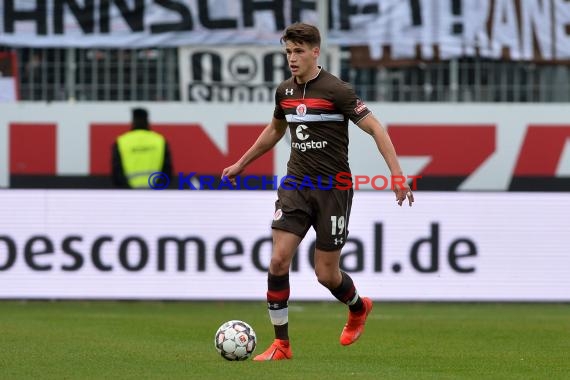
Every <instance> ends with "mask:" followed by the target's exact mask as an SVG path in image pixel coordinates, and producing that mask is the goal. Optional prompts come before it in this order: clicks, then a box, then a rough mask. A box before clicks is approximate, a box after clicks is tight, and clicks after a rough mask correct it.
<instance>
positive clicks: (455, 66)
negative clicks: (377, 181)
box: [0, 46, 570, 102]
mask: <svg viewBox="0 0 570 380" xmlns="http://www.w3.org/2000/svg"><path fill="white" fill-rule="evenodd" d="M0 51H13V52H15V53H16V55H17V60H18V63H19V64H18V73H19V81H20V82H19V88H20V97H21V99H22V100H27V101H61V100H71V99H73V100H76V101H117V100H118V101H130V100H132V101H180V99H181V96H180V84H179V77H178V74H179V73H178V51H177V49H176V48H160V49H36V48H8V47H1V46H0ZM347 54H348V52H347V51H345V52H344V53H343V57H344V58H343V59H342V60H341V77H342V79H344V80H346V81H349V82H351V83H352V84H353V85H354V86H355V88H356V91H357V93H358V94H359V95H360V96H361V97H362V98H363V99H364V100H366V101H386V102H568V101H570V67H569V66H566V65H544V64H541V65H537V64H534V63H529V62H506V61H491V60H484V59H471V58H469V59H467V58H466V59H459V60H452V61H445V62H429V63H428V62H426V63H421V64H419V65H416V66H407V67H398V68H383V67H380V68H374V69H355V68H352V67H351V66H350V59H349V58H350V57H349V56H348V55H347Z"/></svg>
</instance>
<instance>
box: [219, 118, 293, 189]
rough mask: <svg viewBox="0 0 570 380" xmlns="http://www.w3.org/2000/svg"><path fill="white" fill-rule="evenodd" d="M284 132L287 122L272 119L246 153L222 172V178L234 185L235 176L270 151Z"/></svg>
mask: <svg viewBox="0 0 570 380" xmlns="http://www.w3.org/2000/svg"><path fill="white" fill-rule="evenodd" d="M286 131H287V121H286V120H285V119H277V118H275V117H274V118H273V119H272V120H271V123H269V124H268V125H267V126H266V127H265V129H264V130H263V132H261V134H260V135H259V137H258V138H257V140H256V141H255V142H254V143H253V145H252V146H251V147H250V148H249V149H248V150H247V152H245V153H244V155H243V156H241V158H240V159H239V160H238V161H237V162H236V163H235V164H233V165H231V166H228V167H227V168H225V169H224V170H223V171H222V178H224V177H227V178H228V179H229V180H230V182H231V183H232V184H234V185H235V179H236V176H237V175H239V174H240V173H241V172H243V171H244V169H245V168H246V167H247V166H248V165H249V164H250V163H252V162H253V161H255V160H256V159H257V158H259V157H261V156H262V155H264V154H265V153H267V152H268V151H269V150H271V149H272V148H273V147H274V146H275V144H277V143H278V142H279V140H281V138H282V137H283V135H285V132H286Z"/></svg>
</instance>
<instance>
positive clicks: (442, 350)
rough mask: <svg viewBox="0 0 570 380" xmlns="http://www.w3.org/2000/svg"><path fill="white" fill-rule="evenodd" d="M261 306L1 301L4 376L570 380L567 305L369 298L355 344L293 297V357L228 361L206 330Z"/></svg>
mask: <svg viewBox="0 0 570 380" xmlns="http://www.w3.org/2000/svg"><path fill="white" fill-rule="evenodd" d="M229 319H241V320H244V321H246V322H248V323H250V324H251V325H252V326H253V328H254V329H255V331H256V333H257V336H258V346H257V349H256V353H259V352H262V351H263V350H264V349H265V348H266V346H267V345H268V344H269V343H270V342H271V340H272V336H273V335H272V332H273V328H272V326H271V325H270V323H269V318H268V315H267V311H266V309H265V303H264V302H102V301H96V302H82V301H73V302H71V301H69V302H62V301H60V302H43V301H33V302H21V301H1V302H0V378H2V379H203V380H209V379H255V380H260V379H327V380H333V379H351V378H352V379H549V380H551V379H570V305H568V304H510V303H499V304H491V303H483V304H477V303H465V304H463V303H459V304H454V303H431V304H430V303H382V302H376V304H375V308H374V311H373V312H372V314H371V315H370V319H369V322H368V324H367V328H366V331H365V333H364V335H363V336H362V337H361V339H360V340H359V341H358V342H357V343H355V344H354V345H352V346H349V347H342V346H341V345H340V344H339V343H338V337H339V334H340V331H341V329H342V326H343V324H344V322H345V319H346V307H345V306H343V305H341V304H340V303H338V302H332V301H331V302H295V301H291V305H290V313H289V321H290V333H291V342H292V347H293V353H294V359H293V360H291V361H286V362H262V363H259V362H253V361H252V360H247V361H244V362H228V361H226V360H224V359H222V358H221V357H220V356H218V354H217V352H216V350H215V348H214V345H213V340H214V333H215V331H216V329H217V328H218V326H219V325H220V324H221V323H222V322H225V321H226V320H229Z"/></svg>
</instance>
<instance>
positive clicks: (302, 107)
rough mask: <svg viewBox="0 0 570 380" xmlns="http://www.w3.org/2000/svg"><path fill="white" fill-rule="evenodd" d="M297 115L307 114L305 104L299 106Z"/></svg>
mask: <svg viewBox="0 0 570 380" xmlns="http://www.w3.org/2000/svg"><path fill="white" fill-rule="evenodd" d="M296 111H297V115H299V116H305V115H306V114H307V106H306V105H304V104H299V105H298V106H297V110H296Z"/></svg>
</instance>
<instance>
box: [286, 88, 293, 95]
mask: <svg viewBox="0 0 570 380" xmlns="http://www.w3.org/2000/svg"><path fill="white" fill-rule="evenodd" d="M285 95H293V89H292V88H286V89H285Z"/></svg>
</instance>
